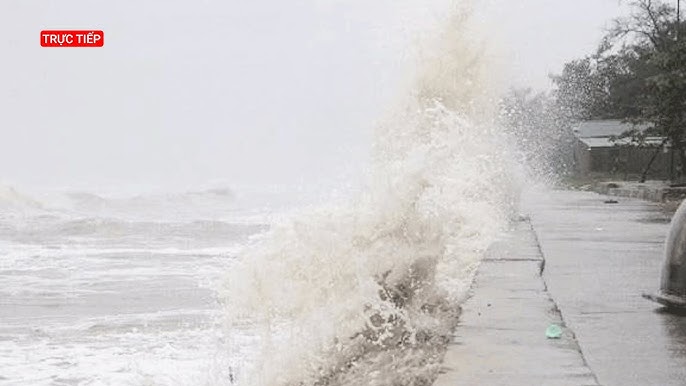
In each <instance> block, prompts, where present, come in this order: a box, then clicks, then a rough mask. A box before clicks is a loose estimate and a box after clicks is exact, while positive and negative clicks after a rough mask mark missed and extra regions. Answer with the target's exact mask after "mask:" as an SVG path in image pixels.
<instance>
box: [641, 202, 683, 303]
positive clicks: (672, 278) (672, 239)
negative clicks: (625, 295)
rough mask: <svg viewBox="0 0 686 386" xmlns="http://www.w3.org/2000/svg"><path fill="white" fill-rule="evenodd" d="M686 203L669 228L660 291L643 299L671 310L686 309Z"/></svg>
mask: <svg viewBox="0 0 686 386" xmlns="http://www.w3.org/2000/svg"><path fill="white" fill-rule="evenodd" d="M685 202H686V201H683V202H682V203H681V205H679V208H678V209H677V211H676V213H674V217H672V223H671V225H670V228H669V235H668V236H667V243H666V245H665V262H664V265H663V266H662V280H661V281H660V291H659V292H658V293H656V294H643V297H644V298H646V299H650V300H652V301H655V302H658V303H660V304H662V305H665V306H667V307H670V308H684V309H686V204H685Z"/></svg>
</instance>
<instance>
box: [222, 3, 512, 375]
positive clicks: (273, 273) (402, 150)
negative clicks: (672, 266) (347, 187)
mask: <svg viewBox="0 0 686 386" xmlns="http://www.w3.org/2000/svg"><path fill="white" fill-rule="evenodd" d="M466 23H467V18H466V17H464V15H463V14H459V15H458V16H457V17H455V18H453V19H451V20H450V23H449V24H448V26H447V28H446V29H445V31H444V33H443V34H442V35H441V38H440V39H439V44H437V45H436V46H435V47H434V49H435V53H436V54H435V55H429V56H427V57H426V58H425V63H426V65H425V66H424V67H423V68H422V71H421V74H420V76H419V78H418V83H417V85H416V88H415V92H413V93H412V97H411V98H409V101H408V102H407V103H406V107H405V108H403V109H401V110H400V112H399V113H397V114H395V117H394V118H393V119H391V120H389V121H388V122H387V123H386V124H383V125H381V126H380V127H379V129H378V131H377V133H376V138H375V143H374V161H373V165H372V166H371V173H372V175H371V181H372V182H371V183H370V185H369V187H368V189H367V190H366V191H365V192H364V193H363V194H362V195H361V196H360V197H359V198H358V199H357V200H355V201H354V202H352V203H351V204H350V205H348V206H342V207H328V208H320V209H318V210H315V211H312V212H310V213H307V214H301V215H300V216H297V217H294V218H292V219H290V220H288V221H285V222H283V223H281V224H277V225H276V226H274V227H273V229H272V230H271V231H270V232H269V233H268V234H267V236H266V237H264V239H263V240H262V242H261V243H259V244H257V245H255V246H253V247H252V248H250V249H248V250H246V251H245V252H244V253H243V254H242V256H241V257H240V259H239V263H238V264H237V265H236V266H233V267H232V269H231V271H230V272H229V273H228V274H227V278H226V281H225V285H224V289H223V294H222V297H223V301H224V304H225V307H226V313H227V317H228V319H229V323H230V324H231V323H233V324H235V325H242V326H244V325H245V324H246V321H247V322H248V324H250V323H252V324H253V325H254V326H256V328H258V329H259V330H260V336H261V348H260V350H261V351H260V353H259V355H258V358H257V361H256V363H255V364H254V366H253V367H252V368H251V369H250V370H249V371H247V372H246V373H245V374H244V375H243V376H242V378H241V379H240V383H241V384H248V385H354V384H368V385H389V386H390V385H428V384H431V382H433V379H434V377H435V376H436V375H437V373H438V370H439V366H440V361H441V360H442V357H443V353H444V350H445V346H446V343H447V341H448V339H449V336H450V333H451V332H452V330H453V329H454V327H455V325H456V321H457V316H458V314H459V304H460V302H461V301H462V300H463V299H464V297H465V296H466V294H467V291H468V288H469V287H470V285H471V281H472V278H473V275H474V272H475V270H476V268H477V266H478V264H479V262H480V260H481V258H482V256H483V253H484V252H485V250H486V249H487V248H488V246H489V245H490V244H491V243H492V242H493V241H494V240H495V239H496V238H498V237H499V236H500V235H501V233H502V232H503V231H504V230H505V228H506V227H507V225H508V221H509V219H510V218H511V216H512V215H513V214H514V213H515V211H516V205H517V199H518V184H519V181H518V177H517V176H518V173H516V169H515V167H514V166H513V163H512V162H511V159H512V157H511V153H510V152H509V151H508V149H509V144H508V141H507V138H505V137H504V134H503V130H501V129H500V128H499V126H498V125H497V122H495V121H494V119H493V118H490V117H495V116H497V114H496V112H495V111H493V106H495V104H494V103H491V102H492V99H490V98H489V87H488V81H487V79H486V78H487V77H486V76H485V72H487V70H488V69H487V68H485V67H484V63H483V61H482V55H481V54H480V52H479V51H478V50H475V49H474V47H473V46H471V45H470V44H469V40H466V38H467V37H469V32H468V29H467V24H466Z"/></svg>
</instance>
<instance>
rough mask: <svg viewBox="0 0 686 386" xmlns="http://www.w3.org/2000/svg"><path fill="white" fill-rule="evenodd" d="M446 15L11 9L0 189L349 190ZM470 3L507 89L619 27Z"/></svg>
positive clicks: (245, 8)
mask: <svg viewBox="0 0 686 386" xmlns="http://www.w3.org/2000/svg"><path fill="white" fill-rule="evenodd" d="M447 3H449V2H448V1H447V0H436V1H428V0H374V1H371V0H369V1H368V0H351V1H343V0H340V1H335V0H302V1H285V0H254V1H248V0H244V1H230V0H229V1H226V0H222V1H220V0H217V1H212V0H203V1H190V0H186V1H179V0H174V1H169V0H164V1H162V0H150V1H109V0H108V1H92V0H88V1H86V0H82V1H74V0H59V1H57V0H54V1H49V0H41V1H31V0H3V1H1V2H0V33H1V34H0V52H2V54H1V56H0V57H1V58H2V61H0V84H2V87H1V88H0V183H4V184H13V185H19V186H40V187H51V188H68V187H75V188H79V189H84V188H89V189H92V190H96V191H98V190H100V191H102V190H107V189H112V188H113V187H116V186H124V185H129V186H136V187H140V188H141V189H148V188H156V187H157V188H159V187H169V188H170V189H171V188H174V189H181V188H186V187H187V188H191V187H193V186H199V185H202V184H207V183H208V182H210V181H217V180H219V181H224V184H226V185H228V186H230V185H231V184H232V183H291V182H297V181H300V180H302V181H315V180H316V181H327V182H329V181H335V180H340V179H345V178H348V177H347V176H348V175H350V174H351V173H352V172H353V171H354V170H356V169H358V168H359V167H360V165H361V162H363V159H364V157H363V155H364V154H365V153H366V150H367V146H368V144H369V142H370V136H371V135H370V132H371V128H372V127H373V125H374V121H375V119H378V118H380V117H381V114H382V113H383V112H384V111H386V110H387V109H388V107H389V106H388V104H389V103H390V101H391V100H392V99H393V97H394V96H395V95H396V93H397V92H399V90H400V88H401V87H400V86H401V85H402V83H403V81H406V79H405V78H406V77H407V73H406V68H407V66H408V65H409V63H411V62H412V59H411V58H409V56H411V54H410V53H409V52H410V50H408V49H406V47H407V46H408V44H409V42H411V41H412V39H413V35H414V34H415V32H416V31H418V30H423V29H426V28H428V26H430V25H431V24H432V23H433V22H435V20H436V18H438V17H440V16H441V15H443V14H445V13H446V9H445V7H446V4H447ZM475 3H476V6H475V8H476V9H477V13H478V18H479V20H480V23H481V24H482V26H483V27H484V28H482V29H483V31H484V35H486V36H484V38H487V39H489V40H491V41H493V42H495V47H497V48H498V50H499V54H498V57H499V58H500V61H501V62H502V63H504V64H505V65H504V66H501V67H503V68H504V70H503V71H505V79H507V82H508V83H512V84H515V85H519V86H523V85H531V86H533V87H535V88H539V89H544V88H546V87H548V85H549V83H548V74H549V73H550V72H556V71H559V69H560V68H561V66H562V64H563V63H564V62H565V61H567V60H569V59H572V58H574V57H578V56H581V55H583V54H585V53H588V52H590V51H591V50H592V49H593V48H594V47H595V45H596V44H597V42H598V40H599V38H600V36H601V35H602V31H603V30H602V29H603V28H604V27H605V26H606V25H607V22H608V21H609V20H610V19H611V18H613V17H615V16H616V15H618V14H619V5H618V1H617V0H576V1H568V0H517V1H514V0H484V1H478V0H477V1H475ZM370 4H371V5H370ZM60 28H64V29H102V30H104V31H105V46H104V47H103V48H99V49H93V48H81V49H65V48H41V47H40V46H39V32H40V30H42V29H60ZM353 174H354V173H353Z"/></svg>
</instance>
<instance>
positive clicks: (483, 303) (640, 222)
mask: <svg viewBox="0 0 686 386" xmlns="http://www.w3.org/2000/svg"><path fill="white" fill-rule="evenodd" d="M607 200H608V197H607V196H601V195H598V194H596V193H589V192H569V191H554V192H545V193H537V194H529V195H527V196H526V199H525V202H524V205H523V208H524V210H525V212H526V213H528V214H529V215H530V219H531V220H530V224H531V226H532V227H533V230H534V231H535V233H534V232H532V231H531V228H529V227H528V224H529V223H528V222H526V221H523V222H520V223H519V224H517V226H516V229H515V230H514V232H513V233H512V235H511V236H510V237H509V238H508V239H507V240H504V241H503V242H501V243H499V244H497V245H495V246H494V248H492V250H491V251H490V252H489V255H488V257H487V259H486V260H485V261H484V263H483V264H482V266H481V267H480V268H479V271H478V273H477V277H476V279H475V283H474V286H473V296H472V297H471V298H470V299H469V300H468V301H467V302H466V303H465V304H464V312H463V315H462V317H461V322H460V325H459V327H458V329H457V331H456V335H455V337H454V342H453V343H452V344H451V346H450V347H449V349H448V353H447V354H446V358H445V372H444V374H442V375H441V376H440V377H439V378H438V380H437V381H436V383H435V384H436V385H438V386H447V385H596V384H600V385H686V316H684V315H674V314H670V313H666V312H665V311H664V310H663V309H662V308H661V307H660V306H659V305H657V304H654V303H651V302H649V301H647V300H645V299H643V298H642V297H641V293H643V292H653V291H655V290H657V288H658V285H659V278H660V269H661V265H662V260H663V249H664V241H665V238H666V234H667V230H668V228H669V223H668V221H669V216H668V214H666V213H665V212H664V211H663V210H662V208H661V207H660V206H659V205H658V204H655V203H649V202H645V201H640V200H635V199H624V198H616V197H615V198H613V200H615V201H617V202H616V203H606V201H607ZM539 246H540V250H539ZM541 252H542V254H541ZM541 258H543V259H544V260H545V264H544V270H543V276H542V277H541V276H540V275H539V274H540V272H541V268H542V267H543V266H542V265H541V264H542V261H541ZM550 323H558V324H560V325H562V326H563V331H564V334H563V336H562V339H560V340H549V339H546V337H545V329H546V327H547V326H548V325H549V324H550Z"/></svg>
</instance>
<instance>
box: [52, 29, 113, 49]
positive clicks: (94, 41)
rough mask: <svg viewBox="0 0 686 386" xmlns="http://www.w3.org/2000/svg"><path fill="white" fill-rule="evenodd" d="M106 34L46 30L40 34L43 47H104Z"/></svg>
mask: <svg viewBox="0 0 686 386" xmlns="http://www.w3.org/2000/svg"><path fill="white" fill-rule="evenodd" d="M104 44H105V33H104V32H102V31H96V30H84V31H65V30H46V31H41V33H40V45H41V47H102V46H103V45H104Z"/></svg>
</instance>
